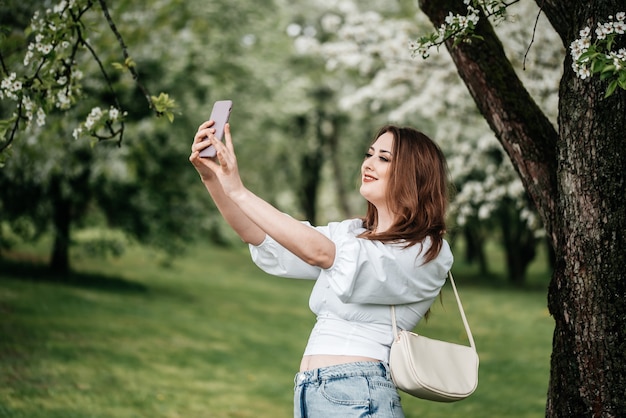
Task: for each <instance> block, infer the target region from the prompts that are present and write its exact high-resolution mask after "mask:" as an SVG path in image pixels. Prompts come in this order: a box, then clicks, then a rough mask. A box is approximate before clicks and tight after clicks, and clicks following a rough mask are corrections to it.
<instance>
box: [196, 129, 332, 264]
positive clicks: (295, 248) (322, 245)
mask: <svg viewBox="0 0 626 418" xmlns="http://www.w3.org/2000/svg"><path fill="white" fill-rule="evenodd" d="M209 140H210V141H212V144H213V146H214V147H215V149H216V150H217V160H218V161H219V164H218V163H216V162H214V161H212V160H208V161H207V165H208V166H209V168H210V169H211V170H212V171H213V172H214V173H215V175H216V176H217V178H218V179H219V182H220V183H221V185H222V189H223V190H224V192H225V193H226V195H227V196H228V197H229V198H230V199H231V201H232V202H234V203H235V204H236V205H237V207H239V209H240V210H241V211H242V212H243V213H244V214H245V215H246V216H247V217H248V218H249V219H250V220H252V222H254V223H255V224H256V225H258V226H259V227H260V228H261V229H262V230H263V231H265V233H266V234H268V235H269V236H271V237H272V238H273V239H274V240H276V241H277V242H278V243H279V244H281V245H282V246H283V247H285V248H286V249H287V250H289V251H290V252H292V253H293V254H295V255H296V256H297V257H299V258H301V259H302V260H303V261H305V262H306V263H307V264H310V265H313V266H317V267H321V268H329V267H331V266H332V265H333V263H334V261H335V244H334V243H333V242H332V241H331V240H330V239H329V238H327V237H326V236H325V235H324V234H322V233H321V232H319V231H317V230H315V229H314V228H311V227H309V226H307V225H304V224H302V223H301V222H300V221H298V220H296V219H294V218H291V217H290V216H288V215H286V214H284V213H282V212H281V211H279V210H278V209H276V208H275V207H273V206H272V205H270V204H269V203H267V202H266V201H264V200H263V199H261V198H260V197H258V196H256V195H255V194H254V193H252V192H251V191H250V190H248V189H247V188H246V187H245V186H244V185H243V182H242V181H241V177H240V176H239V169H238V166H237V158H236V156H235V152H234V148H233V143H232V138H231V135H230V126H229V125H228V124H227V125H226V135H225V143H222V142H221V141H218V140H217V139H215V137H213V136H212V135H211V136H210V139H209Z"/></svg>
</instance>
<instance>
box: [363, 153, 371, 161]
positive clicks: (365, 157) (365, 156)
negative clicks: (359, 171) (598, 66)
mask: <svg viewBox="0 0 626 418" xmlns="http://www.w3.org/2000/svg"><path fill="white" fill-rule="evenodd" d="M371 156H372V154H371V153H369V152H366V153H365V155H364V156H363V158H364V159H365V160H367V159H368V158H370V157H371Z"/></svg>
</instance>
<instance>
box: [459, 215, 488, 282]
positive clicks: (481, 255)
mask: <svg viewBox="0 0 626 418" xmlns="http://www.w3.org/2000/svg"><path fill="white" fill-rule="evenodd" d="M463 236H464V237H465V260H466V261H467V262H468V263H478V271H479V273H480V274H481V275H482V276H486V275H487V274H489V264H488V263H487V256H486V255H485V237H484V234H483V231H482V230H481V228H480V225H477V224H476V223H475V221H472V222H470V223H468V224H467V225H465V227H464V228H463Z"/></svg>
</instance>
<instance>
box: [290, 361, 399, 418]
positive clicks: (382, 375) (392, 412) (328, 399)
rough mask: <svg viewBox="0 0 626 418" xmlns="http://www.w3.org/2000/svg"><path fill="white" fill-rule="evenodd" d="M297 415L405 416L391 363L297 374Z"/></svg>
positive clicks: (345, 417) (308, 417) (330, 417)
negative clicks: (394, 381) (392, 374)
mask: <svg viewBox="0 0 626 418" xmlns="http://www.w3.org/2000/svg"><path fill="white" fill-rule="evenodd" d="M293 406H294V407H293V416H294V418H333V417H337V418H353V417H354V418H357V417H375V418H403V417H404V412H403V411H402V406H401V405H400V395H398V391H397V390H396V387H395V385H394V384H393V381H392V380H391V373H390V372H389V367H388V366H387V364H385V363H382V362H358V363H347V364H339V365H336V366H330V367H323V368H321V369H315V370H308V371H305V372H301V373H298V374H296V378H295V388H294V405H293Z"/></svg>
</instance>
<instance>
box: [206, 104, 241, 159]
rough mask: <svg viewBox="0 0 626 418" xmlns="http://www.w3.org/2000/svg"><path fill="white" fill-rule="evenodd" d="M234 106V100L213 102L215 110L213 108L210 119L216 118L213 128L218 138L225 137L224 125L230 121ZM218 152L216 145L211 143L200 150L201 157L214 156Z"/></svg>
mask: <svg viewBox="0 0 626 418" xmlns="http://www.w3.org/2000/svg"><path fill="white" fill-rule="evenodd" d="M232 108H233V102H232V100H218V101H217V102H215V103H213V110H211V116H210V117H209V120H214V121H215V123H214V124H213V126H212V128H214V129H215V137H216V138H217V139H218V140H220V141H221V140H222V138H223V137H224V125H226V123H227V122H228V118H229V117H230V111H231V110H232ZM216 154H217V151H216V150H215V147H214V146H213V145H211V146H210V147H207V148H205V149H203V150H202V151H200V157H205V158H213V157H215V155H216Z"/></svg>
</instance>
